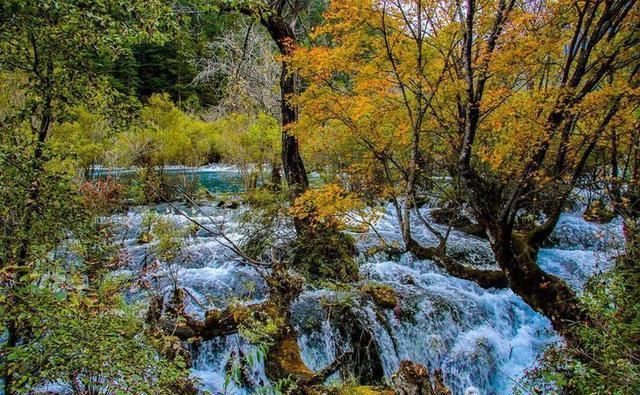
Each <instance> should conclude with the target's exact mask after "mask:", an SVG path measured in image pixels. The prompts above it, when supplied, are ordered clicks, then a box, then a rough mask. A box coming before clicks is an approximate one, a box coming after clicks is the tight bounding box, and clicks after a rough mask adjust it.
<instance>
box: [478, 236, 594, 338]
mask: <svg viewBox="0 0 640 395" xmlns="http://www.w3.org/2000/svg"><path fill="white" fill-rule="evenodd" d="M488 233H489V238H490V240H491V248H492V249H493V252H494V254H495V257H496V261H497V262H498V264H499V265H500V267H501V268H502V270H504V272H505V274H506V276H507V280H508V282H509V287H510V288H511V290H512V291H513V292H514V293H515V294H516V295H518V296H520V297H521V298H522V299H523V300H524V301H525V302H526V303H527V304H528V305H529V306H531V307H532V308H533V309H534V310H536V311H537V312H539V313H541V314H543V315H545V316H546V317H547V318H549V320H551V323H552V325H553V327H554V329H556V330H557V331H558V332H560V333H561V334H563V335H566V336H570V335H571V334H570V331H569V329H570V327H571V326H572V325H573V324H574V323H575V322H579V321H582V322H583V321H585V320H586V319H587V315H586V313H585V312H584V311H583V310H582V309H581V308H580V302H579V300H578V297H577V295H576V293H575V292H574V291H573V289H571V287H570V286H569V285H568V284H567V283H566V282H564V281H563V280H562V279H560V278H559V277H556V276H554V275H551V274H549V273H546V272H545V271H544V270H542V269H540V267H539V266H538V263H537V257H538V252H539V250H540V248H539V246H537V245H536V244H535V243H533V242H531V241H530V240H529V239H528V238H527V237H526V236H525V235H523V234H520V233H517V232H512V231H509V230H508V229H505V228H504V227H490V228H489V231H488Z"/></svg>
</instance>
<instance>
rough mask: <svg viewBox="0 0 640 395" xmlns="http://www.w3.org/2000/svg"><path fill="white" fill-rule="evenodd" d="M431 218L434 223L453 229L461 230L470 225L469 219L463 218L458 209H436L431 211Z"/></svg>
mask: <svg viewBox="0 0 640 395" xmlns="http://www.w3.org/2000/svg"><path fill="white" fill-rule="evenodd" d="M431 218H433V220H434V222H436V223H438V224H442V225H449V224H451V226H453V227H454V228H463V227H465V226H469V225H472V222H471V220H470V219H469V218H467V217H465V216H464V215H463V214H462V213H461V212H460V209H457V208H436V209H433V210H431Z"/></svg>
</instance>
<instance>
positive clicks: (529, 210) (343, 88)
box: [293, 0, 639, 331]
mask: <svg viewBox="0 0 640 395" xmlns="http://www.w3.org/2000/svg"><path fill="white" fill-rule="evenodd" d="M634 5H635V2H634V1H614V2H609V1H607V2H601V1H587V2H581V3H575V2H571V1H567V2H564V1H562V2H555V3H553V4H548V3H543V2H517V1H515V0H514V1H499V2H489V1H486V2H484V1H474V0H470V1H467V2H464V3H462V2H428V1H420V0H416V1H388V2H387V1H382V2H371V1H365V0H360V1H359V0H353V1H348V2H340V3H332V5H331V7H330V9H329V11H328V12H327V14H326V17H327V24H326V25H325V26H323V27H322V28H320V29H318V30H317V31H316V34H317V37H318V40H317V44H318V45H317V46H316V47H314V48H311V49H308V50H300V51H298V52H297V53H295V54H294V56H293V64H294V65H296V67H299V72H300V73H301V74H302V75H303V76H304V77H305V78H306V79H307V80H308V81H310V84H311V86H310V87H309V88H308V89H307V90H306V91H305V92H304V93H303V94H302V95H301V96H300V99H299V100H300V101H299V102H300V104H301V106H302V108H303V114H304V115H303V117H302V118H301V121H300V122H299V124H298V125H299V129H301V133H302V134H303V135H311V136H320V137H319V138H320V139H323V138H326V136H332V137H333V136H334V135H336V134H337V135H339V136H338V138H337V140H335V141H338V142H342V141H351V142H352V144H353V143H357V145H358V146H360V147H364V148H365V149H364V151H365V152H367V151H368V158H369V159H374V161H373V163H375V162H377V163H380V164H381V165H380V166H379V167H378V169H380V171H381V172H382V173H383V174H385V176H384V178H387V183H388V185H396V187H395V191H394V194H396V195H398V196H401V197H402V198H403V199H405V206H404V207H400V206H401V205H400V204H398V203H396V204H395V211H396V212H397V213H398V214H397V215H398V218H399V219H400V223H401V228H402V229H401V231H402V235H403V239H404V243H405V247H406V248H407V249H408V250H411V251H412V252H413V253H414V254H416V255H418V256H422V257H433V254H431V252H432V250H429V249H425V248H422V247H421V246H419V245H418V244H417V243H416V242H415V241H414V240H413V239H412V238H411V225H410V223H409V220H408V217H409V216H408V215H407V213H408V212H409V208H410V207H411V205H410V204H406V202H410V203H411V202H412V200H415V197H414V193H415V192H416V188H418V183H417V182H418V180H420V179H422V180H429V179H430V178H432V177H430V176H431V175H437V174H439V175H442V174H447V173H448V174H449V175H451V176H452V177H453V179H454V180H455V179H460V180H461V181H462V190H463V191H464V192H465V195H466V198H465V200H466V201H467V203H468V204H469V205H470V206H471V208H472V209H473V212H474V214H475V216H476V218H477V220H478V222H479V223H480V224H481V225H482V227H483V228H484V229H485V231H486V233H487V234H488V236H489V240H490V244H491V247H492V249H493V251H494V254H495V257H496V260H497V262H498V264H499V266H500V271H499V272H485V273H475V272H474V271H460V270H456V267H455V266H451V265H449V266H448V269H449V270H450V271H451V272H452V274H455V275H460V276H462V277H465V278H469V279H474V278H475V279H476V281H478V282H480V283H481V284H485V285H501V284H503V285H508V286H509V287H510V288H511V289H512V290H513V291H514V292H515V293H517V294H518V295H520V296H521V297H522V298H523V299H524V300H525V301H526V302H527V303H529V304H530V305H531V306H532V307H533V308H534V309H536V310H538V311H540V312H542V313H543V314H545V315H547V316H548V317H549V318H550V319H551V321H552V323H553V324H554V326H555V327H556V328H557V329H559V330H560V331H565V330H566V329H567V327H568V325H570V323H571V322H574V321H577V320H583V319H585V318H586V317H585V316H584V315H583V313H582V310H581V309H580V307H579V303H578V300H577V298H576V295H575V293H574V292H573V291H572V290H571V289H570V288H569V287H568V286H567V285H566V284H565V283H564V282H563V281H562V280H560V279H559V278H557V277H555V276H552V275H549V274H548V273H545V272H544V271H542V270H541V269H540V268H539V267H538V265H537V263H536V257H537V253H538V250H539V249H540V247H541V246H542V243H543V242H544V240H546V239H547V237H548V236H549V234H550V233H551V231H552V230H553V229H554V227H555V225H556V223H557V222H558V220H559V217H560V214H561V213H562V210H563V209H564V207H565V205H566V202H567V200H568V199H569V197H570V194H571V192H572V191H573V190H574V188H575V187H576V185H577V183H578V181H579V180H580V179H581V177H582V176H583V174H584V171H585V167H586V166H587V164H588V163H589V160H590V158H592V157H593V153H594V150H595V149H596V147H599V146H600V147H601V146H602V145H607V140H605V137H606V136H607V133H611V132H610V131H608V130H610V125H611V121H612V119H614V118H615V117H616V116H620V114H629V112H630V111H633V108H634V105H635V104H634V103H637V78H638V77H637V68H638V56H637V54H636V53H635V52H634V51H633V50H632V48H633V46H634V45H635V44H637V42H638V39H639V37H638V34H637V23H638V15H637V10H636V8H637V7H635V8H634ZM356 10H358V12H356ZM323 34H324V35H325V36H324V38H322V39H321V37H322V36H323ZM332 128H336V130H337V131H339V132H338V133H335V134H332V131H331V129H332ZM314 129H317V130H318V132H317V133H316V132H315V131H314ZM312 138H313V137H312ZM625 140H626V139H625ZM327 145H328V146H330V147H332V143H331V142H329V143H327ZM355 159H358V158H355ZM434 162H435V163H437V165H435V167H434V164H433V163H434ZM385 163H386V166H385ZM351 166H352V168H356V169H357V168H363V167H365V168H366V167H367V166H366V165H364V166H363V165H359V164H357V163H355V164H352V165H351ZM371 167H372V166H369V168H371ZM390 168H395V173H396V174H397V176H396V177H397V178H396V179H397V180H399V181H400V184H399V185H401V187H397V185H398V184H397V182H396V183H394V182H389V180H392V179H391V178H390V177H389V176H387V175H386V174H387V173H386V172H388V170H389V169H390ZM365 174H366V173H365ZM421 174H422V176H420V175H421ZM425 176H426V177H425ZM420 188H421V189H424V188H425V186H424V185H420ZM387 190H388V189H387ZM383 196H384V195H383ZM422 222H425V225H427V224H426V221H422ZM444 263H446V260H445V261H444ZM445 266H446V265H445ZM487 276H489V279H487V278H486V277H487Z"/></svg>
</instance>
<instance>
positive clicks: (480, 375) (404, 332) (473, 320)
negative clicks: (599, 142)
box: [116, 205, 622, 395]
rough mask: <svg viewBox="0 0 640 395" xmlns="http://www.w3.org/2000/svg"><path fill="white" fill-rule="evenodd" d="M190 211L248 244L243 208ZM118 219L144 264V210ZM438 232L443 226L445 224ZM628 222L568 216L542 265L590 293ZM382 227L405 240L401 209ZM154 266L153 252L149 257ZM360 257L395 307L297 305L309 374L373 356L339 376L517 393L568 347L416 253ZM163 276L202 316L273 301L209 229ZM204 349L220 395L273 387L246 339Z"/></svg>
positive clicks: (204, 369) (456, 239)
mask: <svg viewBox="0 0 640 395" xmlns="http://www.w3.org/2000/svg"><path fill="white" fill-rule="evenodd" d="M181 209H184V210H185V211H187V212H188V213H189V214H192V215H194V216H196V219H197V220H198V221H200V222H202V223H203V224H208V225H211V226H216V225H220V224H225V227H226V229H228V235H229V236H230V237H231V238H233V239H234V240H239V239H240V235H239V234H237V233H234V231H236V230H237V229H235V225H236V224H237V221H236V218H237V215H238V210H229V209H224V208H219V207H215V206H206V207H204V208H202V210H200V211H198V212H194V211H190V210H191V209H188V208H187V207H186V206H185V207H182V206H181ZM431 210H432V208H430V207H426V206H425V207H423V208H421V213H422V214H423V216H424V217H425V218H427V219H428V220H429V219H430V211H431ZM155 211H156V212H158V213H159V214H160V215H162V216H164V217H165V218H167V219H170V220H172V221H175V222H176V223H179V224H183V225H184V226H187V225H188V222H187V221H186V220H185V219H184V217H182V216H181V215H179V213H177V212H175V210H173V209H172V208H171V207H168V206H166V205H159V206H158V207H156V208H155ZM116 219H117V221H118V222H119V224H120V226H121V234H122V238H123V240H125V241H126V245H128V251H129V255H130V257H131V265H132V269H135V268H136V267H137V266H138V268H139V265H141V264H142V263H141V262H144V259H142V258H144V257H145V256H146V255H148V250H149V244H144V243H141V242H140V240H139V239H140V235H141V234H142V233H143V231H144V230H143V229H142V209H135V210H132V211H130V212H129V213H128V214H127V215H124V216H120V217H117V218H116ZM414 220H415V221H416V222H415V226H414V229H415V231H416V235H415V237H416V239H417V240H419V241H420V242H421V243H422V244H424V245H436V243H437V239H436V238H435V237H434V236H433V235H431V234H429V232H427V231H426V229H424V227H423V226H421V225H420V221H419V220H418V219H417V218H414ZM433 226H434V227H436V229H441V230H444V227H443V226H442V225H438V224H436V223H435V222H434V223H433ZM621 227H622V225H621V222H620V221H619V220H617V219H616V220H613V221H612V222H610V223H608V224H593V223H589V222H586V221H585V220H584V219H583V218H582V217H581V215H580V213H574V212H571V213H565V214H563V215H562V217H561V219H560V222H559V224H558V227H557V228H556V230H555V231H554V233H553V234H552V236H551V237H550V238H549V240H548V242H547V243H546V244H545V246H544V247H545V248H544V249H542V251H541V252H540V255H539V263H540V265H541V267H542V268H543V269H544V270H547V271H548V272H550V273H553V274H555V275H558V276H560V277H562V278H563V279H565V280H566V281H567V282H568V283H569V284H571V285H572V286H573V287H575V288H576V289H577V290H579V289H580V288H581V287H583V286H584V284H585V282H586V280H587V279H588V278H589V277H591V276H592V275H594V274H597V273H599V272H601V271H603V270H607V269H608V268H610V266H611V261H612V258H613V256H615V254H616V253H617V252H619V251H620V248H621V247H620V246H621V245H622V237H621V233H622V229H621ZM376 229H377V231H378V234H379V235H381V236H382V237H384V238H385V240H387V242H393V241H397V242H399V241H400V232H399V226H398V223H397V221H396V219H395V216H394V215H393V210H391V209H390V208H387V210H386V211H384V210H383V212H382V213H381V216H380V218H379V220H378V222H377V224H376ZM356 237H357V246H358V249H359V250H360V251H362V252H363V253H364V252H365V251H368V250H369V249H370V247H372V246H375V245H376V244H378V243H379V238H378V235H376V234H375V233H373V232H370V233H366V234H359V235H356ZM448 250H449V252H450V253H451V255H452V256H453V257H456V259H460V260H461V261H462V262H464V263H465V264H472V265H476V266H479V267H487V268H492V267H495V262H494V261H493V258H492V253H491V249H490V247H489V244H488V242H487V241H486V240H484V239H482V238H479V237H476V236H471V235H468V234H466V233H463V232H460V231H458V230H453V231H452V232H451V235H450V237H449V241H448ZM150 259H152V257H149V256H146V262H149V261H150ZM359 260H360V263H361V266H360V272H361V276H362V278H363V282H364V283H368V282H374V283H378V284H383V285H385V286H387V287H390V288H391V289H392V290H393V292H394V293H395V295H396V296H397V299H398V303H397V305H396V307H395V308H388V307H387V308H382V307H380V306H378V305H376V304H375V303H374V302H373V300H372V299H371V298H370V297H367V296H366V295H365V294H363V293H362V292H359V291H358V290H357V287H354V289H353V290H351V291H335V290H329V289H307V290H305V291H304V292H303V293H302V295H301V296H300V297H299V298H298V299H297V300H296V301H295V302H294V304H293V305H292V311H291V313H292V320H293V324H294V327H295V329H296V330H297V331H298V334H299V338H298V344H299V346H300V349H301V353H302V355H301V356H302V359H303V361H304V362H305V364H306V365H307V366H308V367H309V368H311V369H313V370H319V369H322V368H323V367H325V366H327V365H328V364H329V363H331V362H332V361H333V360H334V359H335V358H336V356H337V355H340V354H341V353H343V352H345V351H353V352H354V353H355V354H357V355H360V356H361V357H360V358H361V359H363V358H369V359H371V360H370V361H359V362H358V366H356V367H354V366H350V367H347V368H348V369H342V371H341V372H337V373H335V374H333V375H332V376H331V377H330V378H329V379H328V381H339V380H340V379H341V377H344V376H345V375H346V376H348V375H349V372H348V370H350V371H351V373H353V372H354V371H356V370H357V369H360V370H358V372H357V375H359V376H360V377H361V378H362V377H364V378H366V380H367V381H369V382H372V383H373V382H376V381H378V382H384V381H386V380H388V379H389V377H390V376H391V374H392V373H393V372H394V371H395V370H396V369H397V368H398V367H399V365H400V361H402V360H404V359H409V360H413V361H415V362H418V363H421V364H423V365H425V366H427V367H428V368H429V369H442V371H443V375H444V381H445V384H446V385H447V386H449V388H451V389H452V391H453V393H454V394H463V393H465V391H466V392H469V393H479V394H487V395H488V394H509V393H511V392H512V389H513V387H514V382H515V381H517V380H518V379H519V378H520V377H521V376H522V374H523V372H524V371H525V370H526V369H527V368H529V367H531V366H532V364H534V362H535V361H536V359H537V357H538V356H539V355H540V354H541V353H542V352H543V350H544V349H545V347H546V346H547V345H549V344H552V343H554V342H557V341H559V337H558V336H557V335H556V334H555V333H554V332H553V331H552V330H551V326H550V323H549V321H548V320H547V319H546V318H544V317H543V316H541V315H540V314H538V313H536V312H534V311H533V310H532V309H531V308H530V307H529V306H528V305H527V304H525V303H524V302H523V301H522V299H520V298H519V297H518V296H516V295H514V294H513V293H512V292H511V291H510V290H486V289H483V288H480V287H479V286H477V285H476V284H475V283H473V282H469V281H465V280H461V279H458V278H455V277H452V276H449V275H447V274H446V273H443V271H442V270H441V269H440V268H438V267H436V266H435V265H434V264H433V263H432V262H429V261H424V260H415V259H413V258H412V257H411V256H410V255H408V254H404V255H402V256H400V257H395V258H390V257H388V256H386V255H385V254H376V255H374V256H366V255H364V254H363V255H361V257H360V258H359ZM164 270H165V272H164V273H158V274H157V275H156V278H157V286H158V287H159V288H160V289H165V292H167V293H168V292H169V291H170V289H171V282H170V281H169V280H167V278H169V277H171V276H173V277H175V278H176V279H177V281H178V282H179V283H180V286H182V287H184V288H185V289H186V290H187V292H188V294H189V297H188V299H189V300H187V309H188V311H189V312H190V313H191V314H194V315H198V316H201V317H202V315H203V314H204V312H205V311H206V310H207V309H211V308H224V307H226V306H228V305H229V304H230V303H232V302H241V303H247V304H251V303H257V302H259V301H263V300H265V299H266V298H268V288H267V286H266V284H265V283H264V280H263V279H262V278H261V277H260V275H259V274H258V273H257V272H256V271H255V270H254V269H252V268H251V267H249V266H247V265H242V264H241V263H240V262H238V260H236V259H235V258H234V256H233V254H232V253H231V252H230V251H229V250H228V249H227V248H225V247H224V246H222V245H220V244H219V243H218V242H216V241H215V239H213V238H211V237H209V235H207V234H204V233H202V232H197V233H196V234H195V236H194V237H193V238H191V239H190V242H189V245H188V246H187V248H186V249H185V251H184V253H183V255H182V256H180V257H179V259H177V260H176V262H174V263H173V265H172V266H171V267H169V268H165V269H164ZM347 324H348V325H347ZM363 339H364V340H363ZM193 347H194V348H193V355H194V364H193V376H194V377H195V378H197V379H198V380H199V382H200V386H201V387H202V388H203V389H206V390H208V391H210V392H212V393H213V394H223V393H224V394H248V393H254V392H255V391H256V390H257V389H258V388H260V387H263V386H265V385H268V384H269V381H268V379H267V377H266V374H265V373H264V363H263V361H262V359H261V357H262V356H261V355H260V350H259V349H258V348H257V347H255V346H252V345H250V344H247V343H246V342H245V341H243V340H242V339H241V338H240V337H239V336H238V335H230V336H225V337H222V338H219V339H213V340H210V341H206V342H202V343H201V344H198V345H197V346H193ZM474 391H475V392H474Z"/></svg>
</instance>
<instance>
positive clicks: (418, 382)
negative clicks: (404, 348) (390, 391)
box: [391, 361, 435, 395]
mask: <svg viewBox="0 0 640 395" xmlns="http://www.w3.org/2000/svg"><path fill="white" fill-rule="evenodd" d="M391 381H392V382H393V385H394V387H395V390H396V395H435V394H434V393H433V391H432V388H431V382H430V381H429V371H428V370H427V368H425V367H424V366H422V365H420V364H418V363H415V362H412V361H402V362H400V368H399V369H398V371H397V372H395V373H394V374H393V376H391Z"/></svg>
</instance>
